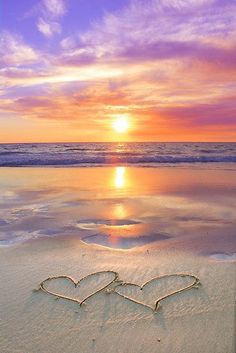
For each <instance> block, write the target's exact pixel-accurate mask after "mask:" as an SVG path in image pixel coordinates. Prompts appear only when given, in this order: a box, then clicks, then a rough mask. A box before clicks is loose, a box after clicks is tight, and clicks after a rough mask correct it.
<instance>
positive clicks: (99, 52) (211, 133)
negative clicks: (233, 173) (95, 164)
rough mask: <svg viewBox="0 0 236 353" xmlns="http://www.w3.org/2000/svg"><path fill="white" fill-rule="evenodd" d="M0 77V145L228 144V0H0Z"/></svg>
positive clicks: (235, 46)
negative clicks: (118, 126)
mask: <svg viewBox="0 0 236 353" xmlns="http://www.w3.org/2000/svg"><path fill="white" fill-rule="evenodd" d="M0 82H1V83H0V142H4V143H8V142H69V141H71V142H80V141H81V142H85V141H92V142H93V141H236V0H38V1H36V0H21V1H18V0H0ZM117 120H118V121H119V120H123V121H125V122H126V123H127V125H128V128H127V129H124V130H126V131H122V132H121V131H116V130H115V129H114V121H117ZM121 130H122V129H121Z"/></svg>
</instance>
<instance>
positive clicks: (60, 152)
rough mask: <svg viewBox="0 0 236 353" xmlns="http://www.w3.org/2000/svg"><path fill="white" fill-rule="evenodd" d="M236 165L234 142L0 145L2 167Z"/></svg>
mask: <svg viewBox="0 0 236 353" xmlns="http://www.w3.org/2000/svg"><path fill="white" fill-rule="evenodd" d="M181 163H236V144H235V143H224V144H223V143H221V144H219V143H211V144H210V143H198V144H196V143H133V144H132V143H122V144H115V143H106V144H104V143H103V144H102V143H94V144H91V143H88V144H86V143H83V144H82V143H80V144H36V145H35V144H34V149H33V150H32V145H26V144H17V145H14V144H13V145H10V144H9V145H0V167H23V166H57V167H60V166H62V167H63V166H102V165H138V166H139V165H140V166H141V165H145V166H146V165H150V166H152V165H157V164H172V165H175V164H181Z"/></svg>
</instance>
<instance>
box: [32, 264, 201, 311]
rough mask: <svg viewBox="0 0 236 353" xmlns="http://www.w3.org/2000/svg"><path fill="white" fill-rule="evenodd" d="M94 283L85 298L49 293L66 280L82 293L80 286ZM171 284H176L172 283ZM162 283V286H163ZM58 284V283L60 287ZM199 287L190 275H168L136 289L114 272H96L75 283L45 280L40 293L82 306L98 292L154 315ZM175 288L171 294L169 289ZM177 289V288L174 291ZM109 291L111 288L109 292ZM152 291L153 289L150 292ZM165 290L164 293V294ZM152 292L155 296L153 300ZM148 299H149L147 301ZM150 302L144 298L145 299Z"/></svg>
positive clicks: (61, 278)
mask: <svg viewBox="0 0 236 353" xmlns="http://www.w3.org/2000/svg"><path fill="white" fill-rule="evenodd" d="M99 276H100V277H103V281H102V284H100V283H98V282H99V281H98V277H99ZM88 279H90V280H92V281H93V280H96V284H93V290H92V291H90V292H87V293H85V294H84V296H83V297H81V293H80V298H77V297H75V296H68V295H66V294H63V292H62V289H61V292H57V291H56V290H55V289H50V284H51V286H52V285H53V284H54V285H55V284H57V287H58V283H59V282H60V280H66V282H67V284H68V285H71V284H72V285H73V288H74V289H78V291H79V292H82V291H81V287H83V286H82V285H83V283H86V280H88ZM173 280H174V282H175V283H172V282H173ZM162 282H165V286H163V285H162ZM59 284H60V283H59ZM199 284H200V281H199V279H198V278H197V277H196V276H194V275H190V274H170V275H165V276H159V277H154V278H152V279H151V280H149V281H147V282H145V283H144V284H143V285H141V286H139V285H137V284H134V283H128V282H123V281H121V280H119V275H118V273H117V272H114V271H99V272H95V273H91V274H89V275H87V276H85V277H83V278H81V279H80V280H78V281H75V280H74V279H73V278H72V277H70V276H64V275H63V276H55V277H48V278H47V279H45V280H44V281H43V282H41V283H40V285H39V289H40V290H42V291H43V292H45V293H47V294H50V295H52V296H54V297H56V298H62V299H66V300H69V301H73V302H76V303H78V304H79V305H80V306H81V305H82V304H83V303H85V302H86V301H87V300H88V299H89V298H91V297H93V296H95V295H96V294H98V293H99V292H103V291H105V290H107V292H110V293H115V294H116V295H119V296H120V297H121V298H123V299H126V300H129V301H131V302H133V303H136V304H139V305H142V306H144V307H147V308H149V309H152V310H153V311H154V312H156V311H157V310H158V308H159V306H160V302H161V301H163V300H164V299H167V298H169V297H171V296H173V295H176V294H179V293H181V292H184V291H187V290H190V289H191V288H198V285H199ZM173 286H175V289H174V290H173V289H172V287H173ZM176 286H177V288H176ZM109 287H110V288H109ZM153 287H154V288H153ZM163 290H164V291H163ZM153 292H154V294H155V296H154V299H153ZM156 292H157V293H156ZM150 295H151V297H150ZM148 296H149V298H146V297H148Z"/></svg>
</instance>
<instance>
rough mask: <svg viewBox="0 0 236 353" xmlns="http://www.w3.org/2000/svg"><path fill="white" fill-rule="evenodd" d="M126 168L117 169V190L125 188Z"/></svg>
mask: <svg viewBox="0 0 236 353" xmlns="http://www.w3.org/2000/svg"><path fill="white" fill-rule="evenodd" d="M125 172H126V168H125V167H116V169H115V186H116V188H117V189H120V188H124V187H125Z"/></svg>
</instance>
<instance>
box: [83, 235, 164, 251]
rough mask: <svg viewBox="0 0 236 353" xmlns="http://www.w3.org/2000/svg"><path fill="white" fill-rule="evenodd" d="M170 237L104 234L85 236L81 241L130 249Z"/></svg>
mask: <svg viewBox="0 0 236 353" xmlns="http://www.w3.org/2000/svg"><path fill="white" fill-rule="evenodd" d="M169 238H170V236H169V235H167V234H162V233H151V234H148V235H143V234H140V235H135V236H117V235H110V234H106V233H98V234H94V235H90V236H86V237H84V238H83V239H82V241H83V242H85V243H87V244H96V245H102V246H106V247H109V248H113V249H131V248H135V247H138V246H143V245H145V244H149V243H153V242H155V241H161V240H166V239H169Z"/></svg>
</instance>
